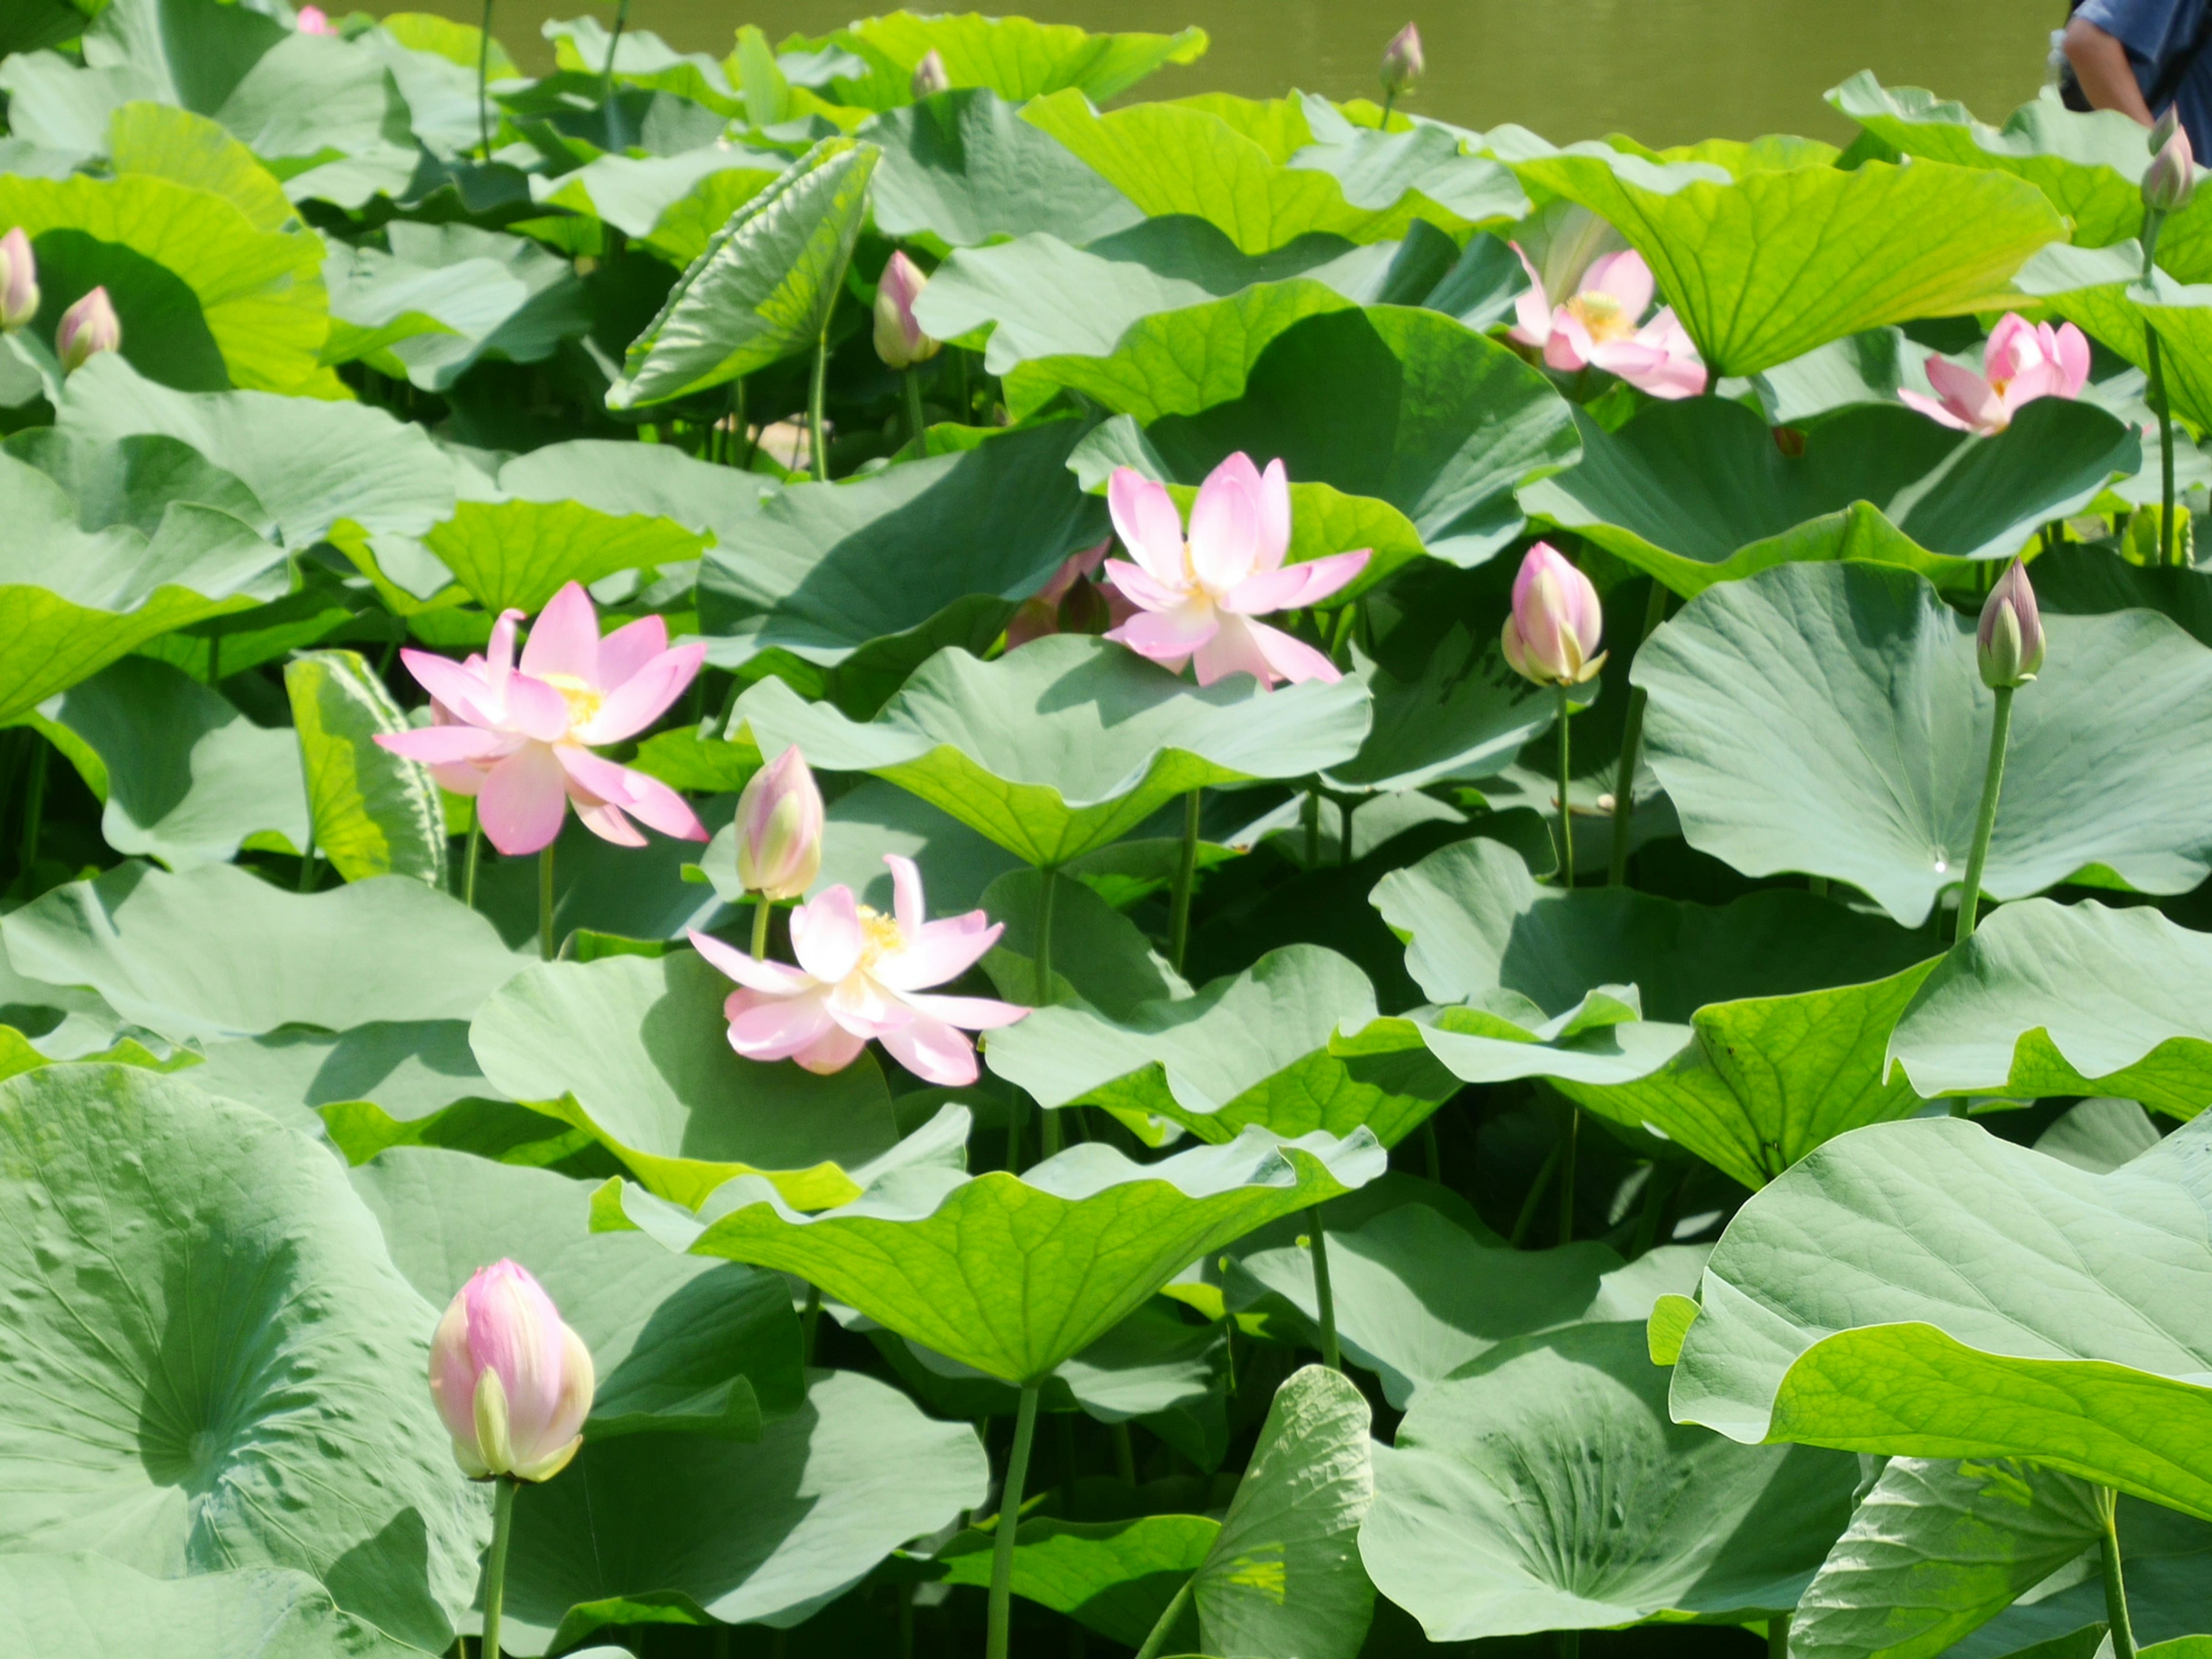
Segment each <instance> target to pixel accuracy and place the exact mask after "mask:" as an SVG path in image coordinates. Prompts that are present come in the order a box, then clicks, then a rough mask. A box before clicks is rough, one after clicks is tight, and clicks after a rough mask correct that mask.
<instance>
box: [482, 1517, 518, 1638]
mask: <svg viewBox="0 0 2212 1659" xmlns="http://www.w3.org/2000/svg"><path fill="white" fill-rule="evenodd" d="M514 1487H515V1480H514V1477H513V1476H512V1475H507V1474H503V1475H501V1476H500V1477H498V1479H496V1480H494V1481H493V1482H492V1497H491V1550H490V1552H489V1553H488V1554H487V1555H486V1556H485V1557H484V1620H483V1659H499V1618H500V1612H501V1607H502V1606H503V1605H504V1604H505V1602H506V1601H507V1544H508V1542H509V1541H510V1540H511V1539H512V1538H513V1534H514Z"/></svg>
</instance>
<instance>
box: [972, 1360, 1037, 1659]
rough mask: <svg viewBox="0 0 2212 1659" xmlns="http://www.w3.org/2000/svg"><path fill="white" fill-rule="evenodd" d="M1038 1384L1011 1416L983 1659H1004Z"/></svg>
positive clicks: (1027, 1389) (1028, 1388)
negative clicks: (1010, 1444) (1010, 1443)
mask: <svg viewBox="0 0 2212 1659" xmlns="http://www.w3.org/2000/svg"><path fill="white" fill-rule="evenodd" d="M1042 1389H1043V1384H1042V1383H1024V1384H1023V1385H1022V1403H1021V1406H1020V1407H1019V1408H1018V1410H1017V1411H1016V1412H1015V1413H1014V1449H1013V1450H1012V1452H1011V1453H1010V1454H1008V1455H1007V1458H1006V1486H1005V1487H1004V1489H1003V1490H1002V1491H1001V1492H1000V1494H999V1520H998V1534H997V1536H996V1537H995V1538H994V1541H993V1544H992V1552H991V1606H990V1622H989V1626H988V1628H987V1634H986V1636H985V1638H984V1642H983V1653H984V1659H1006V1652H1007V1647H1006V1639H1007V1636H1008V1632H1009V1627H1010V1626H1012V1622H1013V1620H1012V1615H1013V1601H1014V1534H1016V1533H1018V1532H1019V1531H1020V1530H1021V1525H1022V1487H1023V1486H1024V1483H1025V1482H1026V1481H1027V1480H1029V1475H1030V1442H1031V1441H1033V1440H1034V1439H1036V1414H1037V1396H1038V1395H1039V1394H1040V1393H1041V1392H1042Z"/></svg>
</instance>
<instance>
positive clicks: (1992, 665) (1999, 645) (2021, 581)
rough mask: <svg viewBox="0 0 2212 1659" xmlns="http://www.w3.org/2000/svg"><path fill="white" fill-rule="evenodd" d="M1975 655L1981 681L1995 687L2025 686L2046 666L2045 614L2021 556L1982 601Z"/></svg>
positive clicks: (1975, 641) (1994, 688) (1975, 637)
mask: <svg viewBox="0 0 2212 1659" xmlns="http://www.w3.org/2000/svg"><path fill="white" fill-rule="evenodd" d="M1974 655H1975V659H1976V661H1977V663H1978V665H1979V666H1980V668H1981V671H1982V684H1984V685H1986V686H1989V687H1990V688H1991V689H1992V690H1996V689H1999V688H2002V687H2009V686H2018V685H2025V684H2027V682H2028V681H2030V680H2032V679H2033V678H2035V676H2036V671H2038V670H2039V669H2040V668H2041V667H2042V666H2043V613H2042V612H2041V611H2039V610H2038V609H2037V608H2036V603H2035V588H2034V586H2033V585H2032V584H2031V583H2030V582H2029V581H2028V580H2027V566H2026V565H2025V564H2023V563H2021V561H2020V560H2018V559H2015V560H2014V561H2013V562H2012V563H2011V565H2010V566H2009V567H2008V568H2007V569H2006V571H2005V573H2004V574H2003V575H2002V576H2000V577H1999V578H1997V584H1996V586H1995V587H1993V588H1991V589H1990V597H1989V598H1988V599H1985V600H1984V601H1983V604H1982V623H1981V626H1980V628H1979V629H1977V630H1976V631H1975V635H1974Z"/></svg>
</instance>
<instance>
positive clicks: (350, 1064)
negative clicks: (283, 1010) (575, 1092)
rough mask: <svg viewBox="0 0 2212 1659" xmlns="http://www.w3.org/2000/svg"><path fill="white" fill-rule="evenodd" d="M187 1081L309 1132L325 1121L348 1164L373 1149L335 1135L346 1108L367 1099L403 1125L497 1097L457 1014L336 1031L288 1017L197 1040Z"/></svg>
mask: <svg viewBox="0 0 2212 1659" xmlns="http://www.w3.org/2000/svg"><path fill="white" fill-rule="evenodd" d="M200 1052H201V1054H202V1056H203V1057H202V1060H201V1063H200V1064H199V1065H197V1066H194V1067H192V1070H191V1078H190V1079H188V1080H189V1081H190V1082H191V1085H192V1086H193V1087H194V1088H196V1089H198V1090H200V1091H203V1092H204V1093H207V1094H210V1095H218V1096H220V1097H222V1098H223V1099H225V1100H234V1101H236V1102H237V1103H239V1104H240V1105H241V1106H252V1107H253V1108H255V1109H258V1110H260V1111H263V1112H266V1113H267V1114H268V1115H270V1116H271V1117H273V1118H276V1120H277V1121H280V1122H282V1123H284V1124H287V1125H289V1127H293V1128H295V1129H301V1130H305V1131H307V1133H319V1132H321V1131H322V1130H323V1129H324V1127H325V1125H329V1126H331V1127H330V1129H329V1133H331V1137H332V1144H334V1145H336V1146H337V1147H338V1148H339V1150H340V1151H342V1152H346V1153H347V1155H348V1157H349V1159H350V1160H351V1161H352V1162H355V1163H365V1162H367V1161H368V1158H372V1157H374V1155H375V1152H376V1151H380V1150H381V1147H378V1148H374V1149H372V1150H371V1151H368V1152H362V1153H361V1154H360V1155H359V1156H358V1157H355V1156H354V1148H353V1147H352V1146H349V1145H348V1144H347V1140H346V1138H345V1137H343V1136H342V1135H341V1134H340V1133H339V1127H340V1126H341V1124H342V1122H343V1120H346V1119H348V1118H350V1117H352V1116H356V1115H359V1114H356V1113H352V1112H349V1108H355V1107H361V1106H365V1105H371V1104H373V1105H374V1108H375V1109H376V1110H377V1113H378V1115H380V1116H386V1117H388V1118H389V1120H391V1121H394V1122H397V1123H402V1124H406V1123H413V1122H416V1121H420V1120H422V1119H425V1118H429V1117H432V1116H434V1115H435V1114H437V1113H439V1112H441V1111H443V1110H444V1109H446V1108H447V1107H449V1106H451V1105H453V1104H454V1103H456V1102H458V1101H463V1100H471V1099H478V1100H482V1099H494V1100H495V1099H496V1097H497V1095H498V1091H496V1090H495V1089H494V1088H493V1087H492V1086H491V1085H490V1084H489V1083H487V1082H485V1081H484V1076H483V1072H482V1071H481V1070H479V1069H478V1068H477V1062H476V1057H475V1055H473V1054H471V1053H470V1052H469V1028H468V1024H467V1022H466V1021H464V1020H458V1019H426V1020H399V1021H394V1020H372V1021H370V1022H368V1024H362V1025H356V1026H354V1027H352V1028H351V1029H350V1030H343V1031H318V1030H310V1029H307V1028H305V1027H301V1026H297V1025H293V1026H286V1027H284V1028H283V1029H282V1030H275V1031H270V1032H268V1033H266V1034H265V1035H264V1036H257V1037H237V1038H232V1039H229V1040H227V1041H221V1042H207V1043H204V1044H203V1045H202V1048H201V1051H200ZM308 1113H313V1114H315V1115H314V1116H309V1115H307V1114H308Z"/></svg>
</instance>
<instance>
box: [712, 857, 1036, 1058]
mask: <svg viewBox="0 0 2212 1659" xmlns="http://www.w3.org/2000/svg"><path fill="white" fill-rule="evenodd" d="M884 863H885V864H888V865H889V866H890V867H891V889H892V894H893V904H892V914H891V915H888V916H886V915H878V913H877V912H875V911H873V910H872V909H870V908H868V907H867V906H866V905H865V904H856V903H855V902H854V899H853V890H852V889H851V888H849V887H847V886H843V885H842V884H841V885H838V886H836V887H832V888H830V889H829V890H827V891H826V892H823V893H820V894H817V896H815V897H814V898H813V899H812V900H811V901H810V902H807V903H805V904H802V905H799V906H798V907H797V908H795V909H793V911H792V913H791V948H792V952H793V955H795V956H797V957H798V958H799V966H798V967H796V968H789V967H786V966H785V965H784V964H783V963H780V962H764V961H763V960H761V959H760V958H758V957H749V956H747V955H745V954H744V952H743V951H735V950H732V949H731V948H730V946H728V945H725V944H723V943H722V942H721V940H720V939H711V938H709V937H708V935H706V934H704V933H693V934H692V935H691V943H692V944H693V945H695V946H696V947H697V948H698V951H699V954H700V955H701V956H702V957H706V958H707V960H708V961H709V962H711V963H714V966H715V967H717V968H719V969H721V970H722V971H723V972H724V973H726V974H727V975H729V976H730V977H731V978H732V979H733V980H735V981H737V982H738V989H736V990H734V991H732V992H731V993H730V997H729V1000H728V1001H727V1002H726V1003H724V1004H723V1005H722V1012H724V1013H725V1014H726V1015H727V1016H728V1017H729V1021H730V1047H732V1048H734V1049H736V1050H737V1051H738V1053H739V1054H743V1055H744V1057H745V1058H746V1059H747V1060H797V1061H798V1062H799V1064H800V1065H801V1066H805V1068H806V1069H807V1070H808V1071H810V1072H821V1073H829V1072H838V1071H842V1070H843V1069H844V1068H845V1067H846V1066H850V1065H851V1064H852V1063H853V1062H854V1060H857V1059H859V1058H860V1050H861V1049H862V1048H866V1046H867V1042H868V1039H869V1038H871V1037H874V1038H876V1039H878V1041H880V1042H882V1043H883V1045H884V1048H888V1049H889V1050H890V1054H891V1057H892V1058H893V1059H894V1060H897V1061H898V1063H899V1064H900V1065H902V1066H905V1067H906V1068H907V1070H908V1071H909V1072H912V1073H914V1074H915V1076H916V1077H919V1078H921V1079H925V1080H927V1081H928V1082H931V1083H937V1084H942V1085H945V1086H947V1087H950V1088H958V1087H960V1086H961V1085H964V1084H969V1083H973V1082H974V1081H975V1045H974V1044H973V1043H971V1042H969V1040H968V1038H967V1037H966V1036H964V1035H963V1032H965V1031H988V1030H996V1029H997V1028H998V1027H1000V1026H1001V1025H1011V1024H1013V1023H1014V1022H1015V1021H1016V1020H1018V1019H1020V1018H1023V1017H1024V1015H1026V1014H1027V1013H1028V1012H1029V1010H1028V1009H1026V1008H1018V1007H1016V1006H1014V1005H1013V1004H1012V1003H1010V1002H994V1001H992V1000H990V999H989V998H987V997H945V996H925V995H923V994H921V993H923V992H924V991H926V990H927V989H928V987H931V986H933V985H942V984H944V983H945V981H947V980H949V979H953V978H956V977H957V976H958V975H961V974H963V973H965V972H967V971H968V969H969V968H971V967H973V966H974V965H975V963H976V962H978V961H979V960H981V957H982V955H983V953H984V952H985V951H987V950H989V949H990V948H991V947H992V945H995V944H996V943H998V939H999V935H1000V933H1003V932H1004V931H1005V924H1004V923H998V924H996V925H994V924H993V923H992V922H991V921H990V919H989V918H988V917H987V916H986V915H984V914H983V913H982V912H981V910H970V911H969V913H968V914H967V915H964V916H955V917H954V918H952V919H951V921H928V920H927V916H928V914H929V913H928V912H927V910H926V909H925V908H923V906H922V897H921V871H920V870H918V869H916V868H915V863H914V860H912V859H905V858H901V857H899V856H898V854H896V853H886V854H884Z"/></svg>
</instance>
